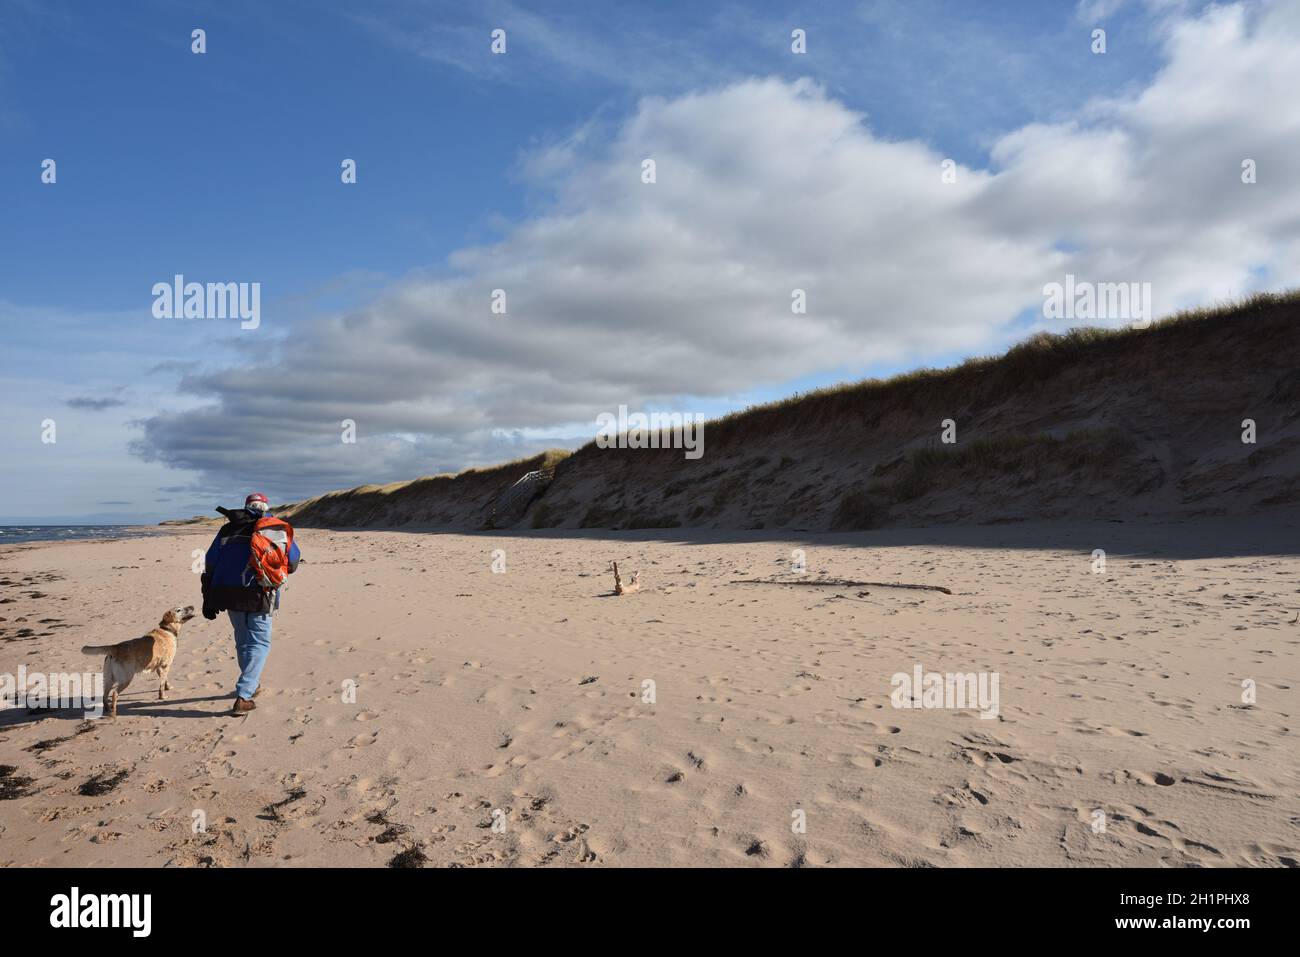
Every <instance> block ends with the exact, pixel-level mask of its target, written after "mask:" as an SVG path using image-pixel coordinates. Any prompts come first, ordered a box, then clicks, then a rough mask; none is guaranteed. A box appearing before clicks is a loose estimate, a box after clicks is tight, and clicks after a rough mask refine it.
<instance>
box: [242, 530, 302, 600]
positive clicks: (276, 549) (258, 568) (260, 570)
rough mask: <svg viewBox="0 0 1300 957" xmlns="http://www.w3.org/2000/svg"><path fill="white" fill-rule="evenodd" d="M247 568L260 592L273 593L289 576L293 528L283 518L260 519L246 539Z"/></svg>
mask: <svg viewBox="0 0 1300 957" xmlns="http://www.w3.org/2000/svg"><path fill="white" fill-rule="evenodd" d="M248 544H249V549H248V567H249V568H251V569H252V570H253V574H254V575H255V576H256V577H257V582H258V584H259V585H261V586H262V587H263V588H266V589H276V588H279V587H280V586H281V585H283V584H284V580H285V578H287V577H288V575H289V546H290V545H292V544H293V526H292V525H290V524H289V523H288V522H286V521H285V520H284V519H282V518H276V517H275V516H273V515H268V516H267V517H266V518H259V519H258V520H257V524H255V525H254V526H253V535H252V537H251V538H250V539H249V543H248Z"/></svg>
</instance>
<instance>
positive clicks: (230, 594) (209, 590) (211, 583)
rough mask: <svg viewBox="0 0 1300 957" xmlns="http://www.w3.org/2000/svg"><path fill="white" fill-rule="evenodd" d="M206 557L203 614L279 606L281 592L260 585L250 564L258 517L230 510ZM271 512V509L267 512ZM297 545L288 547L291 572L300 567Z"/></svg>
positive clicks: (258, 611) (262, 611)
mask: <svg viewBox="0 0 1300 957" xmlns="http://www.w3.org/2000/svg"><path fill="white" fill-rule="evenodd" d="M227 514H229V515H233V516H234V517H233V518H231V520H230V521H228V522H226V524H225V525H222V526H221V531H219V532H217V537H216V538H214V539H213V540H212V544H211V545H210V546H208V554H207V555H206V556H205V557H204V559H203V576H202V578H201V579H200V581H201V583H202V586H203V614H204V616H205V617H208V618H214V617H216V613H217V612H219V611H251V612H254V613H256V614H260V615H265V614H269V613H270V612H271V611H273V610H274V609H275V608H277V607H278V606H279V598H278V594H279V593H278V591H276V590H268V589H265V588H263V587H262V586H261V585H259V584H257V581H256V580H255V579H254V578H253V573H252V571H251V570H250V569H249V567H248V556H249V554H250V547H249V542H250V540H251V539H252V537H253V526H254V525H256V524H257V519H256V518H254V517H253V516H252V515H249V514H248V513H247V512H231V513H227ZM267 514H268V515H269V514H270V513H269V512H268V513H267ZM299 558H300V553H299V551H298V544H297V543H296V542H295V543H294V544H292V545H290V546H289V572H290V574H292V573H293V572H295V571H297V570H298V560H299Z"/></svg>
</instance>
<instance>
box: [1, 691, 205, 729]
mask: <svg viewBox="0 0 1300 957" xmlns="http://www.w3.org/2000/svg"><path fill="white" fill-rule="evenodd" d="M151 693H152V692H144V691H141V692H139V693H138V694H139V696H140V697H139V698H137V700H135V701H132V700H131V695H130V694H129V693H128V694H124V695H121V696H120V697H119V698H118V700H117V717H118V719H119V720H121V719H123V718H130V717H132V716H135V715H138V716H140V717H150V718H217V717H221V716H222V715H225V714H228V713H229V709H219V710H217V711H201V710H198V709H195V708H177V707H174V706H175V705H178V704H197V703H199V702H200V701H222V700H225V699H228V698H229V697H230V696H229V695H225V694H214V695H207V696H205V697H201V698H174V699H168V700H166V701H159V700H157V698H155V699H154V700H153V701H152V702H149V701H145V700H141V699H143V698H144V696H145V695H147V694H151ZM104 709H105V710H104V713H103V714H102V715H100V716H99V717H98V718H94V719H90V717H89V715H87V714H86V712H85V711H84V710H82V709H80V708H6V709H4V710H2V711H0V728H4V727H8V726H10V725H18V724H34V723H37V722H44V721H51V720H54V719H59V718H61V719H63V720H65V721H68V720H71V721H83V720H95V721H109V722H111V721H112V720H113V719H112V718H110V717H109V716H108V710H107V709H108V706H107V705H105V706H104Z"/></svg>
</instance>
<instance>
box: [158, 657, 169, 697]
mask: <svg viewBox="0 0 1300 957" xmlns="http://www.w3.org/2000/svg"><path fill="white" fill-rule="evenodd" d="M167 690H168V684H167V667H166V666H165V665H164V666H163V667H161V668H159V669H158V700H159V701H166V700H167V695H166V694H164V693H163V692H165V691H167Z"/></svg>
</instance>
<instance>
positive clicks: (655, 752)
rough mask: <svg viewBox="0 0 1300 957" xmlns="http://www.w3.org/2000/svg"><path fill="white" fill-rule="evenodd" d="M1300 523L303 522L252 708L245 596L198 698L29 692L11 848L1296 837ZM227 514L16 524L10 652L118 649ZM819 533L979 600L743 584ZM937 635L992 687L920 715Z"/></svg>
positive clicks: (866, 572) (199, 655)
mask: <svg viewBox="0 0 1300 957" xmlns="http://www.w3.org/2000/svg"><path fill="white" fill-rule="evenodd" d="M1296 528H1297V517H1296V516H1295V515H1294V514H1292V513H1286V514H1285V515H1284V516H1282V517H1277V516H1275V517H1274V518H1272V519H1270V520H1269V521H1267V522H1262V521H1254V522H1236V523H1233V524H1227V523H1214V522H1211V521H1208V520H1207V521H1203V522H1200V523H1196V524H1164V525H1114V524H1109V523H1098V524H1092V525H1059V524H1058V525H1044V526H1022V527H1016V528H979V529H964V530H950V531H948V532H942V531H937V530H930V531H907V530H898V531H887V532H874V533H865V534H857V535H847V536H834V535H830V536H820V535H819V536H800V537H798V538H792V539H781V540H770V539H760V538H758V537H757V535H755V534H752V533H751V534H748V535H746V534H742V533H729V534H721V533H713V534H703V533H695V534H692V535H683V536H681V537H679V538H676V539H667V538H659V539H655V538H649V537H646V536H645V535H637V534H634V533H620V534H611V533H603V535H600V536H597V535H595V534H591V535H584V534H582V533H568V534H557V535H554V536H551V537H540V536H537V535H505V534H483V535H460V534H445V535H422V534H411V533H403V532H327V531H313V530H304V531H302V532H301V534H300V540H301V542H302V545H303V548H304V550H305V555H306V557H307V562H306V563H305V564H304V565H303V567H302V570H301V572H300V573H299V574H298V575H296V576H294V578H293V579H292V580H291V587H290V588H289V590H288V592H287V593H286V595H285V599H284V609H283V611H282V612H281V614H280V616H279V617H278V619H277V624H276V635H275V646H274V649H273V653H272V657H271V660H270V664H269V666H268V669H267V672H266V674H265V676H264V683H265V686H266V690H265V692H264V693H263V694H262V695H261V697H260V698H259V702H258V703H259V708H258V710H257V711H256V712H254V713H253V714H252V715H250V716H248V717H246V718H231V717H226V716H222V714H221V712H223V711H224V710H225V709H226V708H227V707H228V706H229V699H228V698H225V697H224V696H225V695H227V694H228V693H229V692H230V690H231V688H232V687H233V683H234V678H235V674H236V669H235V664H234V660H233V643H232V641H231V639H230V632H229V626H228V624H227V623H226V621H225V620H224V617H223V618H221V619H219V620H218V621H216V622H206V621H204V620H203V619H201V618H196V619H195V620H194V621H192V622H190V623H189V624H188V625H187V626H186V629H185V631H184V632H183V633H182V635H181V639H180V651H179V654H178V656H177V659H176V664H175V666H174V667H173V670H172V682H173V685H174V691H173V693H172V695H171V700H169V701H166V702H159V701H157V700H156V698H155V685H154V684H153V683H152V682H151V681H150V680H148V679H147V678H141V679H137V683H136V684H134V685H132V687H131V688H130V690H129V691H128V693H127V694H126V695H125V696H124V698H123V704H122V713H121V716H120V717H119V718H118V719H117V721H116V722H109V721H107V720H102V721H95V722H82V721H81V720H80V716H79V715H77V714H73V713H71V712H58V713H38V714H28V713H27V712H26V710H25V709H23V710H9V711H5V712H0V765H3V766H6V770H5V772H4V776H3V777H0V797H3V798H6V799H5V800H0V864H3V865H7V866H15V865H17V866H23V865H55V864H62V865H78V866H89V865H96V866H101V865H114V866H116V865H132V864H135V865H150V866H154V865H171V866H182V867H194V866H241V865H249V866H266V865H326V864H339V865H369V866H382V865H386V864H388V863H390V862H391V861H392V860H393V859H394V858H400V859H402V860H405V861H408V862H417V863H418V862H421V861H422V862H423V863H424V864H426V865H427V866H480V865H482V866H502V865H540V866H562V865H586V866H624V865H692V866H699V865H743V866H775V867H782V866H805V865H806V866H822V865H833V866H845V865H899V866H930V865H936V866H964V865H999V866H1006V865H1029V864H1042V865H1060V866H1071V865H1083V866H1104V867H1112V866H1135V865H1170V866H1196V865H1205V866H1224V865H1262V866H1279V865H1286V866H1295V865H1296V863H1297V862H1298V861H1300V836H1298V832H1297V825H1296V822H1297V821H1300V757H1298V756H1297V755H1298V754H1300V752H1298V750H1297V748H1296V745H1295V738H1294V735H1293V732H1292V729H1291V727H1290V726H1291V724H1292V723H1293V715H1294V712H1295V709H1296V708H1297V706H1298V705H1300V699H1298V698H1297V692H1296V685H1297V681H1300V624H1297V622H1296V619H1297V611H1298V609H1300V594H1298V593H1297V585H1296V580H1297V572H1298V571H1300V560H1297V558H1296V555H1295V543H1296V542H1297V541H1300V539H1298V538H1297V536H1296ZM1029 543H1036V544H1039V545H1042V546H1046V545H1047V544H1048V543H1050V547H1029ZM206 544H207V535H206V533H204V534H193V533H190V534H175V535H169V536H164V537H159V538H152V539H139V540H123V541H115V542H108V543H99V542H96V543H84V542H83V543H62V544H58V545H29V546H23V547H19V548H11V549H8V550H5V551H4V552H3V553H0V599H2V600H3V601H4V602H5V603H4V604H0V617H2V618H3V619H4V620H3V621H0V628H3V632H2V633H0V638H3V640H0V672H10V673H12V672H14V671H15V670H16V669H17V667H18V666H19V665H20V664H25V665H26V666H27V667H28V668H29V669H33V670H37V669H39V670H42V671H59V670H67V669H77V670H82V669H85V668H87V667H97V663H96V662H95V661H94V660H93V659H87V658H84V657H83V656H81V655H79V654H78V651H77V650H78V649H79V648H80V646H81V645H82V644H85V643H88V642H91V641H94V642H104V641H110V640H118V639H122V638H128V637H133V636H135V635H138V634H141V633H143V631H144V630H146V629H147V628H148V627H150V626H151V625H152V624H153V623H154V622H155V621H156V620H157V618H158V617H159V615H160V614H161V611H162V609H163V608H164V607H165V606H166V605H168V604H171V603H175V602H178V601H182V600H193V598H194V597H195V596H196V595H197V593H198V583H197V577H196V576H195V575H193V574H192V572H191V571H190V562H191V551H192V549H195V548H203V547H205V546H206ZM1099 547H1100V548H1106V549H1107V552H1108V563H1107V569H1106V572H1105V573H1104V574H1093V573H1092V571H1091V567H1090V566H1091V551H1092V549H1093V548H1099ZM495 549H500V550H501V551H502V552H503V553H504V561H505V569H506V570H505V572H504V573H502V574H495V573H494V572H493V571H492V568H491V565H492V561H493V557H494V556H493V550H495ZM794 549H802V550H803V551H804V553H805V557H806V563H807V572H806V576H809V577H818V576H826V577H841V578H851V579H867V580H882V581H883V580H890V581H894V580H896V581H904V582H916V583H929V584H940V585H945V586H947V587H949V588H950V589H951V590H952V594H951V595H944V594H940V593H933V592H913V591H906V590H896V589H888V588H874V587H873V588H867V589H861V588H824V589H823V588H805V587H781V586H776V585H774V586H737V585H731V584H729V582H730V581H731V580H732V579H737V578H766V577H773V576H776V577H781V576H787V575H789V572H790V561H791V552H792V550H794ZM501 557H502V556H497V558H498V559H500V558H501ZM611 559H614V560H617V561H618V562H619V565H620V568H621V569H623V570H624V572H625V574H626V573H630V572H631V571H633V570H637V569H639V570H640V571H641V580H642V582H643V583H644V590H643V591H642V592H641V593H640V594H637V595H632V596H626V597H622V598H614V597H611V596H609V592H610V589H611V587H612V577H611V576H610V575H609V574H608V573H607V572H606V566H607V564H608V562H609V561H610V560H611ZM498 565H499V562H498ZM916 665H920V666H922V667H923V668H924V669H926V670H931V671H941V672H950V671H951V672H979V671H983V672H996V673H997V674H998V675H999V676H1000V691H999V707H998V716H997V717H996V718H995V719H985V718H981V717H980V716H979V714H978V713H977V711H976V710H974V709H971V708H966V709H962V710H947V709H939V710H933V709H904V708H896V707H894V706H893V705H892V702H891V690H892V689H891V683H890V682H891V676H892V675H894V674H895V673H896V672H910V671H911V670H912V669H913V667H914V666H916ZM1244 679H1251V680H1253V681H1254V682H1256V686H1257V694H1258V699H1257V701H1256V703H1255V704H1254V705H1253V706H1247V705H1245V704H1243V703H1242V700H1241V695H1242V688H1241V683H1242V681H1243V680H1244ZM647 680H649V681H653V682H654V685H653V688H654V701H653V703H651V702H647V701H646V700H644V699H645V697H646V688H647V687H648V686H647V685H645V684H644V683H645V682H646V681H647ZM348 681H354V682H356V700H355V703H348V702H346V701H345V700H344V688H345V683H346V682H348ZM87 785H90V786H89V787H87ZM98 792H103V793H98ZM799 811H802V812H803V817H804V818H805V819H806V830H805V831H804V832H803V833H799V832H797V831H795V830H792V823H793V822H794V821H795V820H796V818H797V814H796V812H799ZM1098 811H1100V812H1101V813H1102V814H1103V815H1104V818H1103V819H1102V820H1104V824H1105V828H1104V831H1098V830H1096V829H1095V827H1094V824H1095V822H1096V820H1097V818H1096V816H1095V815H1096V812H1098ZM195 812H201V813H202V815H203V816H204V819H205V822H206V830H205V831H201V832H198V833H196V832H195V831H194V828H193V822H194V820H195ZM494 822H495V823H497V828H496V829H494V828H493V824H494Z"/></svg>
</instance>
